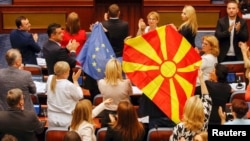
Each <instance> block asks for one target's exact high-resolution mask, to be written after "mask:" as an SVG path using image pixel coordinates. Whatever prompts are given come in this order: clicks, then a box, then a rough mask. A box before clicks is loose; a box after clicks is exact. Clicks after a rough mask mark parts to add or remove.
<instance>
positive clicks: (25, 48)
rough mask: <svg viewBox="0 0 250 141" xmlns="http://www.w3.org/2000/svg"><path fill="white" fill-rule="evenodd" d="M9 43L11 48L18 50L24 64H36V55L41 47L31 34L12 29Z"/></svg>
mask: <svg viewBox="0 0 250 141" xmlns="http://www.w3.org/2000/svg"><path fill="white" fill-rule="evenodd" d="M10 43H11V46H12V47H13V48H17V49H19V50H20V52H21V54H22V59H23V63H24V64H37V61H36V53H39V52H40V51H41V47H40V46H39V45H38V44H37V43H36V42H35V40H34V39H33V36H32V34H31V33H29V32H26V31H23V30H19V29H14V30H12V31H11V33H10Z"/></svg>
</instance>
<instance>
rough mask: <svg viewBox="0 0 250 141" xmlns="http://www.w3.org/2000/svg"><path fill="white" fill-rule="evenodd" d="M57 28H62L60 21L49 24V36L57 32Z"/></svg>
mask: <svg viewBox="0 0 250 141" xmlns="http://www.w3.org/2000/svg"><path fill="white" fill-rule="evenodd" d="M57 28H61V25H60V24H58V23H52V24H49V26H48V28H47V34H48V37H51V34H54V33H56V29H57Z"/></svg>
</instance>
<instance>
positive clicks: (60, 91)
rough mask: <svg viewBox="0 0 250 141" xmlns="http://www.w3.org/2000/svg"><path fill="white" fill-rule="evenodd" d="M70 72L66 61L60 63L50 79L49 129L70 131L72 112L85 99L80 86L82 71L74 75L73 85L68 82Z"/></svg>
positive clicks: (48, 89) (48, 84)
mask: <svg viewBox="0 0 250 141" xmlns="http://www.w3.org/2000/svg"><path fill="white" fill-rule="evenodd" d="M69 72H70V67H69V64H68V63H67V62H65V61H58V62H57V63H56V64H55V66H54V74H53V75H50V76H49V77H48V80H47V105H48V128H51V127H61V128H65V129H68V127H69V125H70V122H71V118H72V111H73V110H74V108H75V105H76V103H77V102H78V101H79V100H80V99H82V98H83V92H82V88H81V87H80V86H79V84H78V78H79V77H80V75H81V70H80V69H79V70H78V71H77V72H76V73H73V76H72V79H73V83H72V82H71V81H69V80H68V76H69Z"/></svg>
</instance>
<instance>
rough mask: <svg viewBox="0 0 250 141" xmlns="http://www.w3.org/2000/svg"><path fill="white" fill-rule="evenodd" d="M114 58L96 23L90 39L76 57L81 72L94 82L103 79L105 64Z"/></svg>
mask: <svg viewBox="0 0 250 141" xmlns="http://www.w3.org/2000/svg"><path fill="white" fill-rule="evenodd" d="M113 57H115V53H114V51H113V49H112V46H111V44H110V43H109V41H108V38H107V37H106V35H105V33H104V30H103V27H102V25H101V23H96V24H95V25H94V27H93V30H92V33H91V35H90V37H89V38H88V39H87V41H86V42H85V44H84V46H83V49H82V50H81V51H80V53H79V54H78V56H77V58H76V59H77V61H79V62H80V63H81V65H82V68H83V71H84V72H85V73H87V74H88V75H89V76H91V77H92V78H94V79H95V80H99V79H102V78H104V76H105V74H104V71H105V67H106V63H107V62H108V60H109V59H111V58H113Z"/></svg>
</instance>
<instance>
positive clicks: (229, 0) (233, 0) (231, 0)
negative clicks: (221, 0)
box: [227, 0, 239, 8]
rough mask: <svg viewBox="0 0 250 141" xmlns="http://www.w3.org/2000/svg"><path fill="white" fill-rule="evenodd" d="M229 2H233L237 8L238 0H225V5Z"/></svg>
mask: <svg viewBox="0 0 250 141" xmlns="http://www.w3.org/2000/svg"><path fill="white" fill-rule="evenodd" d="M229 3H234V4H236V5H237V8H239V1H238V0H227V5H228V4H229Z"/></svg>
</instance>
